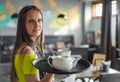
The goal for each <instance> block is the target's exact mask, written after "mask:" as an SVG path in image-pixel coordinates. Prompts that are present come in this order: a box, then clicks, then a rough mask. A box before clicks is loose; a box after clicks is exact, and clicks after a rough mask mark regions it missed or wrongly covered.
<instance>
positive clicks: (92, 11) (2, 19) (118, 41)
mask: <svg viewBox="0 0 120 82" xmlns="http://www.w3.org/2000/svg"><path fill="white" fill-rule="evenodd" d="M119 4H120V0H0V82H9V78H8V77H9V72H10V58H11V52H12V49H13V46H14V42H15V35H16V27H17V17H18V12H19V11H20V9H21V8H22V7H23V6H25V5H36V6H37V7H39V8H40V9H41V10H42V13H43V17H44V34H45V43H44V47H45V54H46V56H49V55H52V51H55V50H58V49H61V48H69V49H70V50H71V51H72V53H71V54H72V55H74V54H75V55H76V54H77V55H81V56H82V58H84V59H85V60H87V61H89V62H90V63H91V64H92V63H93V57H94V54H95V53H98V54H105V56H106V58H105V61H109V60H110V61H111V65H110V68H113V69H115V70H117V71H120V38H119V36H120V5H119ZM61 82H63V81H61ZM69 82H70V81H69ZM76 82H77V81H76ZM106 82H107V81H106Z"/></svg>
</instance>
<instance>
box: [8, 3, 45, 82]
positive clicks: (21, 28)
mask: <svg viewBox="0 0 120 82" xmlns="http://www.w3.org/2000/svg"><path fill="white" fill-rule="evenodd" d="M30 10H37V11H39V12H40V13H41V15H42V12H41V10H40V9H39V8H37V7H36V6H34V5H30V6H25V7H23V8H22V9H21V11H20V13H19V15H18V24H17V34H16V41H15V45H14V49H13V53H12V59H11V62H12V66H11V74H10V80H11V82H17V75H16V71H15V67H14V58H15V55H16V51H17V49H18V48H19V47H20V45H21V44H23V43H25V44H26V45H29V46H31V47H32V48H33V41H32V39H31V37H30V35H29V34H28V32H27V30H26V24H25V21H26V16H27V12H28V11H30ZM42 20H43V15H42ZM38 40H39V45H40V50H41V53H42V55H44V48H43V43H44V34H43V30H42V32H41V34H40V36H39V38H38Z"/></svg>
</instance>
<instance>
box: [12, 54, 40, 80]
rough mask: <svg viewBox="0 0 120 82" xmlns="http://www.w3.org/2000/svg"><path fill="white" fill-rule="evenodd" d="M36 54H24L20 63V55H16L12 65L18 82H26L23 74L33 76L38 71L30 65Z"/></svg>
mask: <svg viewBox="0 0 120 82" xmlns="http://www.w3.org/2000/svg"><path fill="white" fill-rule="evenodd" d="M36 58H37V55H36V54H25V55H24V58H23V59H22V61H20V55H19V54H16V56H15V60H14V65H15V70H16V73H17V77H18V82H26V79H25V76H24V75H25V74H35V73H38V72H39V70H38V69H37V68H35V67H34V66H33V65H32V60H34V59H36Z"/></svg>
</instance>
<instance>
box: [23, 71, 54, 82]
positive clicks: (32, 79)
mask: <svg viewBox="0 0 120 82" xmlns="http://www.w3.org/2000/svg"><path fill="white" fill-rule="evenodd" d="M25 78H26V81H27V82H54V74H49V73H48V74H46V75H45V76H44V78H43V79H41V80H40V79H39V73H38V74H26V75H25Z"/></svg>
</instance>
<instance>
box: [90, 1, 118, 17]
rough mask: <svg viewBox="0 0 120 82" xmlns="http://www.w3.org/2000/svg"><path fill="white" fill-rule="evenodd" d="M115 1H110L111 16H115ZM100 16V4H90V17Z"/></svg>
mask: <svg viewBox="0 0 120 82" xmlns="http://www.w3.org/2000/svg"><path fill="white" fill-rule="evenodd" d="M116 6H117V5H116V1H112V15H116ZM101 16H102V3H100V2H99V3H93V4H92V17H93V18H100V17H101Z"/></svg>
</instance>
